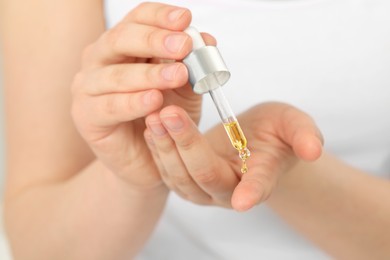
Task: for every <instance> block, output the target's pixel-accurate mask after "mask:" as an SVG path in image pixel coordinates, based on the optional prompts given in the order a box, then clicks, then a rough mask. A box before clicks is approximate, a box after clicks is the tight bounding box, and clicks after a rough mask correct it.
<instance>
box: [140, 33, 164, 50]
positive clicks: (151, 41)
mask: <svg viewBox="0 0 390 260" xmlns="http://www.w3.org/2000/svg"><path fill="white" fill-rule="evenodd" d="M159 32H160V31H159V30H158V29H153V30H151V31H145V32H144V34H143V38H144V42H145V43H146V46H147V47H148V48H149V49H151V50H154V49H156V47H157V45H158V44H157V43H158V40H159V38H160V33H159Z"/></svg>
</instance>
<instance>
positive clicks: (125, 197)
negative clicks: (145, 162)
mask: <svg viewBox="0 0 390 260" xmlns="http://www.w3.org/2000/svg"><path fill="white" fill-rule="evenodd" d="M75 176H76V177H74V178H72V179H69V180H67V181H65V182H58V183H50V184H42V185H39V186H33V187H29V188H26V189H24V190H22V191H20V192H19V193H17V194H14V195H13V196H8V197H7V198H6V211H5V212H6V215H5V220H6V228H7V233H8V236H9V239H10V242H11V245H12V251H13V252H14V254H15V255H14V256H15V259H124V258H126V257H127V259H131V256H134V255H136V254H137V252H138V251H139V250H140V248H142V246H143V244H144V243H145V241H146V240H147V238H148V237H149V235H150V233H151V231H152V230H153V228H154V226H155V224H156V221H157V220H158V218H159V216H160V214H161V211H162V210H163V207H164V204H165V200H166V197H167V194H168V192H167V189H166V188H165V186H164V185H161V186H158V187H153V188H150V190H143V191H141V190H136V189H134V188H133V187H130V186H129V185H128V183H126V182H125V181H123V180H122V179H120V178H118V177H117V175H114V174H112V173H111V172H109V171H108V170H106V169H105V168H104V166H102V165H101V164H100V163H99V162H94V163H92V164H91V165H90V166H88V167H87V168H86V169H85V170H83V171H82V172H80V173H79V174H77V175H75Z"/></svg>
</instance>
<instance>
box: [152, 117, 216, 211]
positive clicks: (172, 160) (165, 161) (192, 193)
mask: <svg viewBox="0 0 390 260" xmlns="http://www.w3.org/2000/svg"><path fill="white" fill-rule="evenodd" d="M146 125H147V127H148V129H150V132H151V136H152V139H153V143H154V144H155V147H156V150H157V153H158V157H159V158H160V161H161V164H162V167H163V168H164V170H162V171H161V175H162V176H161V177H162V179H163V180H164V182H165V183H166V184H167V186H169V187H170V188H171V189H173V190H174V191H176V192H177V193H178V194H179V195H181V196H183V197H184V198H185V199H189V200H191V201H194V202H196V203H201V204H209V203H210V202H211V197H210V196H209V195H208V194H207V193H206V192H204V191H203V190H202V189H201V188H200V187H199V186H198V185H197V184H196V183H195V182H194V180H193V179H192V177H191V176H190V175H189V174H188V172H187V169H186V166H185V165H184V163H183V161H182V159H181V157H180V155H179V153H178V151H177V149H176V146H175V143H174V142H173V140H172V139H171V137H170V135H169V134H168V132H167V131H166V129H165V127H164V126H163V125H162V123H161V120H160V117H159V116H158V115H157V114H155V113H154V114H151V115H149V116H148V117H147V118H146Z"/></svg>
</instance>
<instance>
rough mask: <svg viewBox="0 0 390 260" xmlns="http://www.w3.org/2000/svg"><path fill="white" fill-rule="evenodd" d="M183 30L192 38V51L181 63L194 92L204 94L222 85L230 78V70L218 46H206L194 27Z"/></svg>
mask: <svg viewBox="0 0 390 260" xmlns="http://www.w3.org/2000/svg"><path fill="white" fill-rule="evenodd" d="M184 32H186V33H187V34H188V35H189V36H190V37H191V38H192V52H191V53H190V54H188V56H187V57H185V58H184V60H183V63H184V64H185V65H186V66H187V69H188V73H189V81H190V83H191V85H192V88H193V90H194V92H195V93H197V94H204V93H206V92H209V91H210V90H213V89H214V88H217V87H219V86H222V85H224V84H225V83H226V82H227V81H228V80H229V78H230V72H229V70H228V68H227V67H226V64H225V62H224V60H223V58H222V56H221V54H220V52H219V50H218V48H217V47H215V46H206V44H205V42H204V41H203V38H202V36H201V34H200V33H199V32H198V30H196V29H195V28H194V27H188V28H187V29H186V30H185V31H184ZM215 81H217V82H215ZM216 83H217V84H216Z"/></svg>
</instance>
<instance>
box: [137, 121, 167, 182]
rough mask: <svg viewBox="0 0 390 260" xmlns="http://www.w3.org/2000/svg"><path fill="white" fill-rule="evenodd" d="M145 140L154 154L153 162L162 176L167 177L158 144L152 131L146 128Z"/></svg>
mask: <svg viewBox="0 0 390 260" xmlns="http://www.w3.org/2000/svg"><path fill="white" fill-rule="evenodd" d="M144 139H145V142H146V144H147V146H148V148H149V150H150V152H151V154H152V157H153V160H154V162H155V164H156V166H157V168H158V170H159V172H160V175H162V176H166V175H167V174H166V172H165V168H164V165H163V163H162V161H161V159H160V156H159V155H158V151H157V148H156V144H155V143H154V141H153V137H152V133H151V131H150V129H148V128H146V129H145V131H144ZM169 186H172V185H169Z"/></svg>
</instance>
